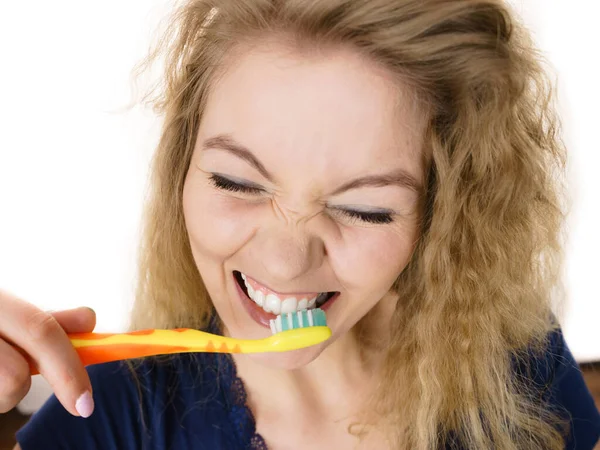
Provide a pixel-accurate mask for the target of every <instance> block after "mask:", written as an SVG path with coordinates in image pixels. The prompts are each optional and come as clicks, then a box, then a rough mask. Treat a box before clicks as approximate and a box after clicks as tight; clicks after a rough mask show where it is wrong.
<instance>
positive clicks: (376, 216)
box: [334, 208, 394, 224]
mask: <svg viewBox="0 0 600 450" xmlns="http://www.w3.org/2000/svg"><path fill="white" fill-rule="evenodd" d="M334 209H335V210H336V211H337V212H339V213H341V214H344V215H345V216H347V217H348V218H349V219H352V220H360V221H361V222H366V223H373V224H386V223H392V222H393V221H394V218H393V217H392V213H390V212H383V211H382V212H365V211H356V210H354V209H344V208H334Z"/></svg>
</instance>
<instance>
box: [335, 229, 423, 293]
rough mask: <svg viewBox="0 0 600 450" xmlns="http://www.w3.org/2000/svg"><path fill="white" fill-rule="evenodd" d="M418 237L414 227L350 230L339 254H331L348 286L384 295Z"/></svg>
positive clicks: (406, 262)
mask: <svg viewBox="0 0 600 450" xmlns="http://www.w3.org/2000/svg"><path fill="white" fill-rule="evenodd" d="M415 229H416V227H415ZM415 237H416V232H415V230H414V229H413V228H412V227H408V228H405V229H402V230H398V229H389V228H388V229H386V230H383V229H382V230H378V229H372V228H369V229H361V228H349V229H347V230H345V232H344V233H343V241H342V242H341V243H340V244H339V248H340V251H339V252H335V251H332V252H331V255H330V257H331V259H332V264H333V265H334V267H336V269H335V270H336V272H337V274H338V277H339V278H341V279H343V283H344V285H345V286H347V287H352V288H354V289H357V290H363V291H364V290H366V289H368V290H369V291H377V293H378V294H382V295H383V294H384V293H385V292H387V291H388V290H389V288H390V287H391V285H392V283H393V282H394V281H395V280H396V278H397V277H398V274H399V273H400V272H401V271H402V270H403V269H404V267H406V265H407V264H408V262H409V260H410V257H411V255H412V252H413V249H414V242H415Z"/></svg>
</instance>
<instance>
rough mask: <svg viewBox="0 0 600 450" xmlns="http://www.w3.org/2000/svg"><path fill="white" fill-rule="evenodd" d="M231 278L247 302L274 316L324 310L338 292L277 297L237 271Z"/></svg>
mask: <svg viewBox="0 0 600 450" xmlns="http://www.w3.org/2000/svg"><path fill="white" fill-rule="evenodd" d="M233 276H234V278H235V281H236V282H237V284H238V286H239V287H240V289H241V291H242V292H243V293H244V294H245V296H246V297H247V299H248V300H251V301H252V302H253V303H254V304H255V305H257V306H259V307H260V308H261V309H262V310H263V311H264V312H266V313H271V314H274V315H279V314H286V313H292V312H296V311H304V310H306V309H313V308H325V309H326V308H327V306H329V305H328V303H329V302H330V301H331V299H332V298H334V297H336V294H338V292H336V291H332V292H321V293H319V294H312V295H311V294H307V295H296V296H293V295H289V296H287V295H286V296H284V295H277V294H274V293H272V292H268V293H267V292H266V291H265V289H263V288H261V287H258V286H257V285H256V282H254V281H249V280H248V279H247V277H246V276H245V275H243V274H242V273H241V272H239V271H233ZM253 286H254V287H253Z"/></svg>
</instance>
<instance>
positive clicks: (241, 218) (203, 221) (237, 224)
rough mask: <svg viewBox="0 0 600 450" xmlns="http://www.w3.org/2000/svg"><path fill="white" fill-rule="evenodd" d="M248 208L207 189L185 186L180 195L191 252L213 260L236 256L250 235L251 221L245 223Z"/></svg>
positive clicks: (204, 187) (237, 201)
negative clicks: (199, 253)
mask: <svg viewBox="0 0 600 450" xmlns="http://www.w3.org/2000/svg"><path fill="white" fill-rule="evenodd" d="M247 209H248V207H247V205H243V203H242V202H241V201H239V200H236V199H233V198H230V197H226V196H224V195H222V194H219V193H215V192H211V188H210V187H206V186H203V187H200V186H198V187H195V188H194V187H193V186H187V185H186V187H185V188H184V192H183V211H184V216H185V223H186V227H187V230H188V233H189V236H190V241H191V245H192V247H193V248H194V250H195V251H196V252H197V251H201V252H202V254H205V255H207V256H210V257H212V258H215V259H223V258H227V257H228V256H230V255H232V254H233V253H235V252H236V251H237V250H238V249H239V248H240V247H241V246H242V245H243V243H244V242H245V241H246V240H247V239H248V238H249V236H251V235H252V233H253V230H252V225H251V224H252V222H251V221H248V220H245V218H246V217H247V215H248V210H247Z"/></svg>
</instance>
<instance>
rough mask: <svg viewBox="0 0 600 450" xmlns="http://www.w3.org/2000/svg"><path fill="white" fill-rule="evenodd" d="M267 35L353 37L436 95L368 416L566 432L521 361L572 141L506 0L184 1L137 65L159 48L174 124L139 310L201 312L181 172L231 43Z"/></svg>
mask: <svg viewBox="0 0 600 450" xmlns="http://www.w3.org/2000/svg"><path fill="white" fill-rule="evenodd" d="M273 36H285V37H286V38H288V40H287V42H288V43H290V45H296V46H297V47H298V48H300V47H303V48H311V46H312V47H313V48H316V47H317V46H323V45H326V46H330V47H331V46H333V47H335V46H336V45H343V46H346V47H350V48H353V49H355V51H356V52H359V53H360V54H362V55H364V56H365V57H367V58H369V59H370V60H371V61H373V62H374V63H377V64H380V65H382V66H383V67H385V68H387V70H388V71H389V72H390V73H391V74H394V75H396V76H397V78H398V80H401V82H402V83H404V86H408V87H409V88H410V89H411V91H412V92H414V93H415V95H416V96H417V98H419V99H420V102H421V104H422V106H423V108H424V110H426V111H428V116H427V117H428V119H427V120H428V122H427V123H428V127H427V130H426V133H425V136H424V139H425V141H424V146H425V148H426V150H427V153H428V155H429V163H428V168H427V180H428V183H427V185H428V190H427V194H426V201H425V204H424V211H423V221H422V230H421V233H422V234H421V235H422V237H421V239H420V240H419V242H418V244H417V247H416V249H415V252H414V255H413V258H412V259H411V261H410V263H409V265H408V266H407V267H406V269H405V270H404V271H403V272H402V273H401V274H400V275H399V278H398V280H397V282H396V283H395V284H394V289H395V290H396V292H397V294H398V295H399V299H400V300H399V302H398V306H397V309H396V311H395V317H394V318H393V325H392V327H393V329H392V330H391V342H389V343H387V351H386V355H387V356H386V358H385V363H384V365H383V367H382V372H381V377H380V383H379V387H378V390H377V394H376V395H375V396H374V397H373V399H372V401H373V404H372V405H370V407H369V408H367V409H368V411H369V414H370V415H371V416H370V417H367V416H368V415H366V416H365V422H364V424H366V425H368V424H375V423H377V426H379V427H384V428H385V430H386V434H387V436H388V437H389V440H390V442H391V444H392V446H393V447H394V448H399V449H417V450H429V449H435V448H439V447H441V446H443V445H446V444H450V445H453V444H452V442H460V443H461V444H462V445H464V446H466V448H473V449H489V448H495V449H520V448H526V449H540V450H541V449H544V450H548V449H556V450H558V449H562V448H564V441H563V435H564V434H565V433H566V431H565V430H564V429H563V428H564V426H565V423H564V421H561V418H560V416H559V415H558V414H556V413H555V412H553V411H550V410H549V409H548V405H546V404H545V403H544V401H543V400H542V399H543V396H541V395H539V392H538V391H536V387H535V386H530V383H529V384H528V383H527V379H526V377H518V376H515V374H514V372H513V369H514V363H515V362H520V363H526V361H527V358H528V357H530V356H531V355H532V354H533V355H543V353H544V351H545V349H546V346H547V337H548V335H549V333H550V332H551V331H553V330H555V329H556V328H557V327H558V324H557V321H556V319H555V317H554V316H553V314H552V312H551V311H552V301H553V300H554V294H555V293H556V292H559V289H558V288H559V287H560V281H559V280H560V276H559V275H560V271H561V262H562V250H561V248H562V223H563V220H564V215H565V212H564V211H563V207H564V204H563V198H562V197H561V195H562V193H563V189H562V187H563V186H562V175H563V171H564V166H565V151H564V148H563V145H562V141H561V140H560V137H559V135H558V125H559V122H558V119H557V117H556V115H555V112H554V106H553V103H552V99H553V89H552V85H551V83H549V81H548V78H547V76H546V74H545V72H544V70H543V65H542V63H541V58H540V57H539V55H538V53H537V52H536V50H535V49H534V47H533V45H532V43H531V41H530V38H529V37H528V34H527V33H526V32H525V31H524V30H523V28H522V27H521V26H520V25H519V23H518V22H517V21H516V20H515V18H514V17H513V15H512V13H511V12H510V10H509V9H508V7H507V6H506V5H505V4H503V3H501V2H500V1H493V0H327V1H324V0H243V1H240V0H187V1H185V2H184V3H182V4H181V5H179V7H178V8H177V10H176V12H175V14H174V15H173V17H172V19H171V20H170V22H168V27H167V29H166V32H165V33H164V35H163V36H162V39H161V40H160V41H159V42H158V44H157V46H156V47H155V48H154V49H153V50H152V52H151V53H150V55H149V56H148V57H147V58H146V59H145V60H144V61H143V62H142V64H141V65H140V66H139V67H138V73H142V72H144V71H145V70H146V69H148V68H149V67H150V66H151V65H152V64H153V63H154V62H155V61H156V60H158V59H159V57H162V56H164V57H165V69H164V76H163V77H162V82H161V83H160V84H158V85H156V86H154V87H153V88H152V89H151V90H150V91H149V92H148V93H147V95H146V96H145V97H144V100H145V101H147V102H148V103H150V104H151V105H153V106H154V108H155V110H156V111H158V112H159V113H160V114H162V115H163V116H164V125H163V129H162V135H161V138H160V142H159V145H158V149H157V152H156V154H155V157H154V160H153V166H152V173H151V177H152V178H151V193H150V198H149V199H148V204H147V209H146V211H145V219H144V220H145V221H144V230H143V240H142V244H141V247H140V254H139V256H140V261H139V263H140V264H139V270H140V272H139V285H138V288H137V295H136V301H135V305H134V310H133V317H132V319H133V320H132V327H133V328H143V327H196V328H202V327H204V326H206V325H207V321H208V319H209V316H210V314H211V311H212V303H211V300H210V298H209V296H208V293H207V291H206V288H205V286H204V284H203V282H202V279H201V277H200V274H199V273H198V270H197V268H196V265H195V263H194V260H193V258H192V253H191V250H190V244H189V240H188V236H187V232H186V228H185V224H184V217H183V209H182V192H183V185H184V180H185V176H186V172H187V170H188V166H189V164H190V159H191V155H192V151H193V148H194V145H195V138H196V134H197V131H198V126H199V123H200V120H201V118H202V114H203V110H204V107H205V104H206V100H207V95H208V92H209V88H210V86H211V83H214V80H215V78H216V77H217V76H218V75H219V71H220V70H222V66H223V65H224V64H225V63H224V61H225V57H226V55H227V54H228V52H230V51H232V50H233V49H234V48H236V46H238V45H240V44H241V43H246V44H251V43H255V42H258V40H259V38H261V37H264V38H266V37H273ZM367 319H368V317H367V318H366V319H363V320H367ZM360 326H361V324H360V323H359V325H357V327H360ZM448 436H454V437H455V438H456V441H453V440H452V439H451V438H448Z"/></svg>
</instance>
